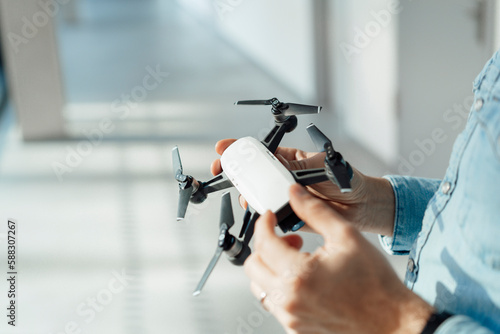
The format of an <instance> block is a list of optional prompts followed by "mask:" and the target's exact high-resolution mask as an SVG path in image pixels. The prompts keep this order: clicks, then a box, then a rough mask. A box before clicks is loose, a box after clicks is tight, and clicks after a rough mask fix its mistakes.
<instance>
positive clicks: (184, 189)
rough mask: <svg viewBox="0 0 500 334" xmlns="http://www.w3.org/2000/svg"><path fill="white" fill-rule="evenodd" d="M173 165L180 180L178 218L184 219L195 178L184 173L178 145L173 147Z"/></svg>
mask: <svg viewBox="0 0 500 334" xmlns="http://www.w3.org/2000/svg"><path fill="white" fill-rule="evenodd" d="M172 166H173V169H174V177H175V179H176V180H177V182H179V204H178V206H177V220H178V221H179V220H182V219H184V217H185V215H186V210H187V207H188V204H189V199H190V198H191V195H192V194H193V192H194V188H193V181H194V179H193V178H192V177H191V176H189V175H184V174H183V170H182V162H181V156H180V154H179V148H178V147H177V146H176V147H174V148H173V149H172Z"/></svg>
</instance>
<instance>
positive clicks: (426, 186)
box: [379, 175, 441, 255]
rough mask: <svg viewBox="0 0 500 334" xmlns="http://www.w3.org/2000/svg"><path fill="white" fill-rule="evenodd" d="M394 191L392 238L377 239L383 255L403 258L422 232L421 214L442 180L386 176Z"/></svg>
mask: <svg viewBox="0 0 500 334" xmlns="http://www.w3.org/2000/svg"><path fill="white" fill-rule="evenodd" d="M384 178H385V179H387V180H389V182H390V183H391V186H392V190H393V191H394V198H395V203H394V207H395V210H396V211H395V215H394V217H395V218H394V231H393V235H392V237H388V236H383V235H380V236H379V239H380V242H381V244H382V247H383V248H384V249H385V251H386V252H388V253H389V254H393V255H406V254H408V253H409V252H410V249H411V247H412V245H413V242H414V241H415V240H416V238H417V235H418V233H419V232H420V230H421V229H422V220H423V218H424V213H425V210H426V208H427V204H428V203H429V201H430V199H431V198H432V196H434V193H435V192H436V191H437V189H438V188H439V184H440V183H441V180H437V179H426V178H419V177H410V176H397V175H389V176H384Z"/></svg>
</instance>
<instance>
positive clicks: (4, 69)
mask: <svg viewBox="0 0 500 334" xmlns="http://www.w3.org/2000/svg"><path fill="white" fill-rule="evenodd" d="M498 8H499V7H498V5H497V1H494V0H439V1H431V0H425V1H424V0H422V1H410V0H401V1H391V0H390V1H382V0H355V1H341V0H315V1H305V0H274V1H263V0H254V1H247V0H177V1H173V0H40V1H38V0H37V1H35V0H23V1H9V0H0V23H1V25H0V32H1V38H2V40H1V41H2V44H1V52H0V56H1V58H0V249H4V250H5V249H6V233H7V220H8V219H13V220H15V221H16V222H17V226H18V233H17V246H18V247H17V261H18V262H17V270H18V272H19V279H18V286H17V290H18V295H17V307H18V308H17V316H18V317H17V323H16V325H17V326H16V327H15V328H14V327H12V326H9V325H7V321H6V317H5V316H3V317H2V318H3V319H4V320H2V321H1V323H0V332H2V333H44V334H45V333H47V334H48V333H54V334H55V333H57V334H59V333H105V332H113V333H224V334H226V333H227V334H229V333H231V334H232V333H273V334H274V333H283V330H282V329H281V328H280V326H279V324H278V323H277V322H276V321H275V320H274V319H273V318H272V317H270V316H269V314H267V313H266V312H264V311H263V310H262V309H261V307H260V305H259V303H258V301H256V300H255V299H254V298H253V297H252V295H251V293H250V291H249V288H248V286H249V282H248V279H247V278H246V276H245V275H244V273H243V269H242V268H238V267H234V266H232V265H231V264H229V262H228V261H226V260H225V259H224V258H222V259H221V261H220V262H219V265H218V267H217V268H216V269H215V271H214V272H213V274H212V277H211V278H210V280H209V281H208V283H207V285H206V287H205V289H204V291H203V293H202V294H201V295H200V296H198V297H192V292H193V290H194V288H195V286H196V284H197V282H198V280H199V279H200V277H201V275H202V273H203V271H204V270H205V267H206V266H207V264H208V262H209V261H210V259H211V257H212V254H213V252H214V251H215V247H216V245H217V242H216V241H217V240H216V239H217V235H218V227H217V225H218V220H219V210H220V209H219V208H220V194H217V195H214V196H212V197H211V198H209V199H208V200H207V201H206V202H205V203H203V204H201V205H199V206H194V205H192V206H191V207H190V208H189V209H188V213H187V219H186V221H185V222H183V223H178V222H176V219H175V218H176V206H177V185H176V183H175V182H174V178H173V171H172V166H171V149H172V148H173V147H174V146H175V145H178V146H179V149H180V152H181V156H182V159H183V164H184V169H185V171H186V172H187V173H189V174H192V175H195V176H196V177H197V178H198V179H201V180H206V179H208V178H210V173H209V166H210V163H211V162H212V161H213V160H214V159H216V158H217V154H216V153H215V151H214V149H213V148H214V145H215V143H216V141H217V140H219V139H221V138H231V137H232V138H239V137H243V136H253V137H257V138H259V139H262V138H263V137H264V136H265V135H266V134H267V132H268V131H269V130H270V129H271V127H272V126H273V121H272V118H271V115H270V110H269V108H267V107H245V106H234V105H233V103H234V102H235V101H237V100H242V99H269V98H271V97H277V98H279V99H280V100H281V101H285V102H296V103H310V104H315V105H322V106H323V111H322V112H321V114H320V115H317V116H304V117H301V118H300V119H299V126H298V128H297V129H296V130H295V131H294V132H293V133H291V134H289V135H287V136H286V137H285V139H284V141H283V143H282V145H284V146H294V147H298V148H301V149H304V150H314V146H313V144H312V142H311V141H310V139H309V138H308V136H307V133H306V131H305V128H306V126H307V125H308V124H309V123H310V122H314V123H315V124H316V125H318V127H319V128H320V129H321V130H322V131H323V132H325V133H326V134H327V135H328V136H329V137H330V138H331V139H332V141H333V143H334V146H335V147H336V149H337V150H339V151H340V152H342V153H343V155H344V157H345V158H346V159H347V160H348V161H350V162H351V164H352V165H353V166H355V167H356V168H358V169H359V170H361V171H362V172H364V173H366V174H369V175H373V176H381V175H384V174H389V173H397V174H406V175H416V176H417V175H418V176H426V177H436V178H439V177H441V175H443V174H444V172H445V169H446V166H447V162H448V158H449V154H450V152H451V147H452V145H453V141H454V138H455V137H456V135H457V134H458V133H459V132H460V131H461V130H462V128H463V127H464V125H465V122H466V119H467V114H468V110H469V108H470V106H471V104H472V81H473V79H474V78H475V76H476V75H477V74H478V73H479V72H480V70H481V69H482V67H483V65H484V63H485V62H486V61H487V59H488V58H489V57H491V55H492V54H493V52H494V51H495V50H496V49H497V47H498V45H499V43H498V33H497V32H498V31H499V30H498V25H497V22H498V19H497V17H498ZM232 196H233V203H236V199H237V193H236V192H234V193H232ZM235 205H236V204H235ZM235 214H236V217H237V221H240V220H241V217H242V215H243V212H242V211H241V210H239V209H236V208H235ZM235 229H236V227H235ZM304 238H305V240H306V244H305V249H306V250H314V249H315V248H316V247H318V245H320V244H321V240H320V238H318V237H317V236H314V235H305V234H304ZM367 238H369V240H371V241H373V242H374V243H375V244H377V237H376V236H373V235H367ZM388 259H389V260H390V262H391V263H392V264H393V266H394V268H395V270H396V271H397V272H398V275H399V276H400V277H401V278H403V277H404V272H405V267H406V259H405V258H404V257H389V256H388ZM6 261H7V253H6V250H5V251H0V272H2V271H4V273H5V274H6V273H7V271H8V270H7V264H6ZM7 291H8V286H7V282H6V280H0V296H1V297H0V305H7V303H8V300H7V297H6V296H7Z"/></svg>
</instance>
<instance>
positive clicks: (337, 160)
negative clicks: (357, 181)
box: [307, 124, 353, 192]
mask: <svg viewBox="0 0 500 334" xmlns="http://www.w3.org/2000/svg"><path fill="white" fill-rule="evenodd" d="M307 132H308V133H309V136H310V137H311V139H312V141H313V142H314V145H315V146H316V148H317V149H318V150H319V151H320V152H326V158H325V164H326V166H327V169H328V170H329V171H330V172H331V173H328V176H329V178H330V179H331V180H332V181H333V182H334V183H335V184H336V185H337V186H338V187H339V188H340V191H341V192H350V191H351V190H352V189H351V179H352V176H353V172H352V168H351V165H349V163H348V162H347V161H345V160H344V158H343V157H342V154H340V153H339V152H337V151H335V150H334V149H333V145H332V142H331V140H330V139H328V137H327V136H325V135H324V134H323V132H321V131H320V130H319V129H318V128H317V127H316V126H315V125H314V124H310V125H309V126H308V127H307Z"/></svg>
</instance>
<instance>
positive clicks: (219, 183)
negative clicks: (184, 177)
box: [200, 173, 233, 195]
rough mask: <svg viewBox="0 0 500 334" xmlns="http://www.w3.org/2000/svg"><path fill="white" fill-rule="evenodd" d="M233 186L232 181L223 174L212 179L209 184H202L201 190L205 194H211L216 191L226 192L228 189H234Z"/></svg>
mask: <svg viewBox="0 0 500 334" xmlns="http://www.w3.org/2000/svg"><path fill="white" fill-rule="evenodd" d="M232 186H233V184H232V183H231V181H230V180H229V179H228V178H227V176H226V175H225V174H223V173H221V174H219V175H217V176H215V177H213V178H212V179H210V180H208V181H207V182H202V183H201V185H200V190H202V191H203V193H204V194H205V195H206V194H210V193H213V192H216V191H220V190H224V189H227V188H230V187H232Z"/></svg>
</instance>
